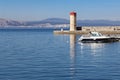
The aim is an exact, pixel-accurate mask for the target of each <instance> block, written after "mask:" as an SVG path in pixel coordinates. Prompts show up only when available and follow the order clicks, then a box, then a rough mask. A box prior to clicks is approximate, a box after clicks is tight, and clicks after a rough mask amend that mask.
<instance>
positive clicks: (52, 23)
mask: <svg viewBox="0 0 120 80" xmlns="http://www.w3.org/2000/svg"><path fill="white" fill-rule="evenodd" d="M69 22H70V21H69V20H67V19H63V18H48V19H45V20H40V21H15V20H7V19H2V18H0V27H23V28H26V27H32V28H36V27H40V28H41V27H42V28H43V27H45V28H46V27H55V28H57V27H69ZM77 25H78V26H120V21H110V20H77Z"/></svg>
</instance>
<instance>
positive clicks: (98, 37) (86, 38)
mask: <svg viewBox="0 0 120 80" xmlns="http://www.w3.org/2000/svg"><path fill="white" fill-rule="evenodd" d="M79 41H80V42H84V43H89V42H96V43H99V42H116V41H119V39H118V38H115V37H110V36H105V35H102V34H101V33H99V32H95V31H94V32H89V34H87V35H82V36H81V37H80V38H79Z"/></svg>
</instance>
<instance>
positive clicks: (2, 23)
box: [0, 18, 25, 27]
mask: <svg viewBox="0 0 120 80" xmlns="http://www.w3.org/2000/svg"><path fill="white" fill-rule="evenodd" d="M24 24H25V22H21V21H14V20H7V19H2V18H0V27H6V26H22V25H24Z"/></svg>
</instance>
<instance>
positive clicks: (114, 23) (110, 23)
mask: <svg viewBox="0 0 120 80" xmlns="http://www.w3.org/2000/svg"><path fill="white" fill-rule="evenodd" d="M77 24H78V25H81V26H120V21H110V20H78V21H77Z"/></svg>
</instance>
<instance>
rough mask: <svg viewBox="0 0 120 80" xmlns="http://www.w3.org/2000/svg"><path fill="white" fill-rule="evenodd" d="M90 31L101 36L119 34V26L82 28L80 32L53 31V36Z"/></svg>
mask: <svg viewBox="0 0 120 80" xmlns="http://www.w3.org/2000/svg"><path fill="white" fill-rule="evenodd" d="M90 31H97V32H100V33H102V34H120V26H83V27H81V30H75V31H69V30H68V31H67V30H61V31H54V34H88V33H89V32H90Z"/></svg>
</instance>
